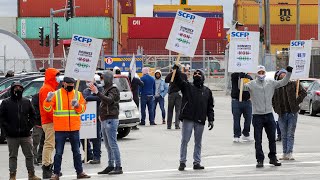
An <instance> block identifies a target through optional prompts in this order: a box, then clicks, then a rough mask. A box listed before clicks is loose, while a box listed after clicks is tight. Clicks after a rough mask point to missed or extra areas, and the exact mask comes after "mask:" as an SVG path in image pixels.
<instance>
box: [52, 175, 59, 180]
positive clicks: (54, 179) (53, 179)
mask: <svg viewBox="0 0 320 180" xmlns="http://www.w3.org/2000/svg"><path fill="white" fill-rule="evenodd" d="M59 179H60V178H59V175H58V174H53V175H52V176H51V178H50V180H59Z"/></svg>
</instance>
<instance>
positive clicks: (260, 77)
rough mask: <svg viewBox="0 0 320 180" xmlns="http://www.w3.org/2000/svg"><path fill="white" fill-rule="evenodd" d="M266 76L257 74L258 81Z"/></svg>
mask: <svg viewBox="0 0 320 180" xmlns="http://www.w3.org/2000/svg"><path fill="white" fill-rule="evenodd" d="M265 78H266V75H258V79H259V80H260V81H263V80H264V79H265Z"/></svg>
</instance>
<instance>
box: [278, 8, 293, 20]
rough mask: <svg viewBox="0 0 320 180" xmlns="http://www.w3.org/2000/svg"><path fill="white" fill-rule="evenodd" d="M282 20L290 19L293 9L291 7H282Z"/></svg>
mask: <svg viewBox="0 0 320 180" xmlns="http://www.w3.org/2000/svg"><path fill="white" fill-rule="evenodd" d="M279 16H280V21H290V18H291V16H292V15H291V10H290V9H280V15H279Z"/></svg>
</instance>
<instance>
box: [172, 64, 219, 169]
mask: <svg viewBox="0 0 320 180" xmlns="http://www.w3.org/2000/svg"><path fill="white" fill-rule="evenodd" d="M174 69H177V70H176V76H175V79H174V84H176V85H177V86H178V87H179V88H180V89H181V92H182V94H183V96H182V109H181V114H180V118H179V119H180V120H181V121H183V122H182V139H181V148H180V166H179V171H183V170H184V169H185V167H186V162H187V146H188V143H189V141H190V138H191V134H192V130H193V129H194V143H195V145H194V152H193V159H194V161H193V169H195V170H201V169H204V167H203V166H201V165H200V163H201V146H202V145H201V144H202V134H203V130H204V125H205V121H206V118H208V121H209V124H208V127H209V130H211V129H212V128H213V121H214V110H213V107H214V100H213V96H212V92H211V90H210V89H209V88H208V87H206V86H204V80H205V77H204V72H202V71H201V70H199V69H198V70H196V71H195V72H194V74H193V83H190V82H187V81H184V80H182V78H181V71H180V70H179V67H178V66H176V65H175V66H174ZM176 121H177V120H176Z"/></svg>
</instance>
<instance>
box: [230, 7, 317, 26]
mask: <svg viewBox="0 0 320 180" xmlns="http://www.w3.org/2000/svg"><path fill="white" fill-rule="evenodd" d="M234 13H235V14H234V19H236V20H237V21H239V22H241V23H243V24H245V25H246V24H248V25H251V24H259V6H258V5H257V4H256V5H237V6H235V8H234ZM263 14H264V8H263ZM263 20H264V18H263ZM270 23H271V24H296V23H297V7H296V5H284V4H281V5H270ZM300 24H318V5H300Z"/></svg>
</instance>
